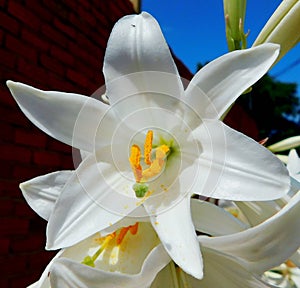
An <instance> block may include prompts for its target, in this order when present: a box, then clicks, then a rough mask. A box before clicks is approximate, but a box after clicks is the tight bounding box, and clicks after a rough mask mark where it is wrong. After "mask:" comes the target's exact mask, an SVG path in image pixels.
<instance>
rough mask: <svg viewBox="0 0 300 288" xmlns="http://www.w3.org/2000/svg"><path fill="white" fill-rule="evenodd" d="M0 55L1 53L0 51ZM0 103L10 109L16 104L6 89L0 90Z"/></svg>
mask: <svg viewBox="0 0 300 288" xmlns="http://www.w3.org/2000/svg"><path fill="white" fill-rule="evenodd" d="M0 54H1V51H0ZM0 95H1V96H0V101H1V103H2V104H4V105H6V106H10V107H14V106H15V105H16V102H15V100H14V98H13V97H12V96H11V94H10V93H9V90H8V88H7V90H6V91H2V90H0Z"/></svg>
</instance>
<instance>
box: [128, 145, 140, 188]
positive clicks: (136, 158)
mask: <svg viewBox="0 0 300 288" xmlns="http://www.w3.org/2000/svg"><path fill="white" fill-rule="evenodd" d="M140 158H141V149H140V147H139V146H137V145H132V146H131V150H130V157H129V162H130V165H131V168H132V171H133V173H134V177H135V180H136V182H140V180H141V178H142V166H141V164H140Z"/></svg>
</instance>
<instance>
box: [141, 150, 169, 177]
mask: <svg viewBox="0 0 300 288" xmlns="http://www.w3.org/2000/svg"><path fill="white" fill-rule="evenodd" d="M168 152H169V147H168V146H167V145H161V146H159V147H157V148H156V153H155V156H156V157H155V160H154V161H153V162H152V163H151V165H150V167H149V168H147V169H146V170H144V171H142V176H143V178H142V179H143V181H145V182H147V180H149V179H151V178H153V177H155V176H157V175H158V174H160V173H161V171H162V169H163V167H164V163H165V158H166V156H167V153H168Z"/></svg>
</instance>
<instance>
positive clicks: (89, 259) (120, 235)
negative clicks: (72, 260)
mask: <svg viewBox="0 0 300 288" xmlns="http://www.w3.org/2000/svg"><path fill="white" fill-rule="evenodd" d="M138 227H139V222H136V223H135V224H134V225H130V226H127V227H123V228H121V229H119V230H118V231H115V232H113V233H111V234H109V235H106V236H105V237H100V238H97V242H99V244H100V247H99V249H98V250H97V251H96V252H95V253H94V254H93V256H86V257H84V259H83V261H82V262H81V263H82V264H85V265H88V266H91V267H95V261H96V260H97V258H98V257H99V256H100V255H101V254H102V252H103V251H104V250H105V249H106V248H107V246H108V245H109V244H110V243H111V242H112V241H113V240H115V244H116V246H120V245H121V244H122V242H123V240H124V238H125V236H126V234H127V233H128V231H129V232H130V234H131V235H136V234H137V232H138Z"/></svg>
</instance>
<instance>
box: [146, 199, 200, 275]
mask: <svg viewBox="0 0 300 288" xmlns="http://www.w3.org/2000/svg"><path fill="white" fill-rule="evenodd" d="M149 200H151V198H150V199H148V201H146V202H145V203H144V206H145V208H146V210H147V211H148V213H149V215H151V214H152V213H153V210H152V209H153V207H154V205H152V204H153V203H151V202H150V201H149ZM173 205H174V204H173ZM150 219H151V223H152V226H153V228H154V229H155V231H156V233H157V234H158V236H159V238H160V240H161V242H162V243H163V245H164V247H165V249H166V251H167V252H168V253H169V255H170V257H171V258H172V259H173V260H174V262H175V263H177V265H178V266H180V267H181V269H182V270H184V271H185V272H186V273H188V274H191V275H192V276H193V277H196V278H198V279H201V278H202V277H203V271H202V270H203V263H202V257H201V252H200V248H199V243H198V241H197V237H196V233H195V229H194V225H193V222H192V219H191V211H190V198H189V196H188V195H186V196H185V197H184V198H183V200H181V201H180V202H179V203H175V205H174V206H172V207H170V208H169V209H168V210H166V211H161V212H160V213H158V214H157V215H154V216H150ZM174 222H175V223H176V225H174Z"/></svg>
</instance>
